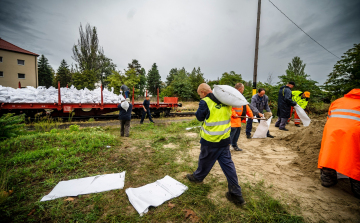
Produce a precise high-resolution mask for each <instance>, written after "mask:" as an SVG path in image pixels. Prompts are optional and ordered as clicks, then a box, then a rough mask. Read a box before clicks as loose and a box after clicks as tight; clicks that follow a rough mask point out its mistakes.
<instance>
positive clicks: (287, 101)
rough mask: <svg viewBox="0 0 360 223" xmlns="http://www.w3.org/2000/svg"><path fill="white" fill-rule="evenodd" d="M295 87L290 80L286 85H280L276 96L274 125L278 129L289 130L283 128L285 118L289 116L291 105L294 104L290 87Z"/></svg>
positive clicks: (285, 121)
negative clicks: (276, 116) (276, 108)
mask: <svg viewBox="0 0 360 223" xmlns="http://www.w3.org/2000/svg"><path fill="white" fill-rule="evenodd" d="M293 87H295V83H294V82H293V81H290V82H289V83H287V85H286V86H282V87H281V88H280V90H279V98H278V111H277V115H278V120H277V122H276V123H275V127H279V129H280V130H283V131H289V130H288V129H286V128H285V126H286V123H287V120H288V119H289V117H290V111H291V106H295V105H296V102H295V101H293V100H292V99H291V98H292V94H291V89H292V88H293Z"/></svg>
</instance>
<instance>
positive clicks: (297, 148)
mask: <svg viewBox="0 0 360 223" xmlns="http://www.w3.org/2000/svg"><path fill="white" fill-rule="evenodd" d="M325 122H326V119H325V118H322V119H321V120H313V121H312V123H311V124H310V126H308V127H303V126H301V127H300V128H299V127H295V126H294V123H293V122H290V124H289V125H287V128H288V129H289V130H290V131H288V132H286V131H281V130H279V129H278V128H276V127H275V126H274V123H272V125H271V126H270V133H271V134H272V135H274V136H276V137H275V138H274V139H271V138H266V139H247V138H246V135H245V127H244V126H243V127H242V131H241V135H240V138H239V141H238V146H239V147H240V148H242V149H243V151H241V152H238V151H234V150H232V151H231V153H232V159H233V161H234V163H235V167H236V170H237V174H238V176H239V182H240V186H241V182H247V181H249V182H251V183H255V182H259V181H261V180H264V182H265V185H266V186H267V190H268V192H269V193H271V194H272V195H273V196H274V197H275V198H277V199H280V200H281V201H282V202H283V203H285V204H288V205H289V208H291V211H292V212H293V213H299V214H301V215H302V216H304V218H305V220H306V221H308V222H319V221H325V222H360V200H359V199H356V198H355V197H354V196H353V194H352V192H351V188H350V183H349V179H341V180H339V183H338V184H337V185H336V186H334V187H332V188H325V187H322V186H321V183H320V178H319V177H320V171H319V169H317V161H318V155H319V151H320V146H321V138H322V132H323V128H324V125H325ZM257 125H258V124H257V123H254V124H253V126H254V127H255V128H256V126H257ZM255 128H253V132H254V131H255ZM253 132H252V134H253ZM199 147H200V146H194V147H192V148H191V149H190V150H189V154H190V155H191V156H192V157H193V158H194V160H196V159H197V158H198V156H199V152H200V150H199ZM210 174H212V175H213V176H215V177H217V178H218V179H219V181H226V177H225V175H224V174H223V172H222V170H221V168H220V166H219V164H218V163H216V164H215V166H214V167H213V169H212V170H211V172H210ZM205 183H206V179H205ZM211 196H217V193H214V194H213V195H211ZM219 196H220V197H219V198H218V199H220V198H221V196H223V195H222V194H219Z"/></svg>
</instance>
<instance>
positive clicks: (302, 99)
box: [288, 91, 310, 127]
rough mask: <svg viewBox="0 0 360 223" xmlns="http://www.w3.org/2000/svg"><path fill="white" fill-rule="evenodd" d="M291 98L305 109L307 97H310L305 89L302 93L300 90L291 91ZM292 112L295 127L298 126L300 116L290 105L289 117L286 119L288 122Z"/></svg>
mask: <svg viewBox="0 0 360 223" xmlns="http://www.w3.org/2000/svg"><path fill="white" fill-rule="evenodd" d="M291 94H292V100H293V101H295V102H296V103H297V104H298V105H299V106H300V107H301V108H302V109H304V110H305V108H306V106H307V104H308V101H309V98H310V92H308V91H305V92H304V93H303V92H302V91H292V92H291ZM293 112H294V123H295V126H296V127H300V121H301V120H300V117H299V116H298V114H297V113H296V110H295V109H294V107H291V111H290V118H289V119H288V122H290V119H291V116H292V114H293Z"/></svg>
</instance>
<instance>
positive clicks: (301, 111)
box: [294, 105, 311, 126]
mask: <svg viewBox="0 0 360 223" xmlns="http://www.w3.org/2000/svg"><path fill="white" fill-rule="evenodd" d="M294 108H295V111H296V113H297V115H298V116H299V118H300V120H301V122H302V123H303V125H304V126H309V125H310V122H311V120H310V118H309V116H308V115H307V114H306V112H305V111H304V109H302V108H301V107H300V106H299V105H295V106H294Z"/></svg>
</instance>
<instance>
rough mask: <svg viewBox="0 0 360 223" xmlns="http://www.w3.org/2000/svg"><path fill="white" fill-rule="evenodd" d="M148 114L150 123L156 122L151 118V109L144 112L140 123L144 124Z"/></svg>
mask: <svg viewBox="0 0 360 223" xmlns="http://www.w3.org/2000/svg"><path fill="white" fill-rule="evenodd" d="M146 114H147V115H148V117H149V120H150V122H154V121H153V120H152V118H151V113H150V108H149V109H146V111H145V110H143V112H142V117H141V121H140V123H143V121H144V119H145V116H146Z"/></svg>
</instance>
